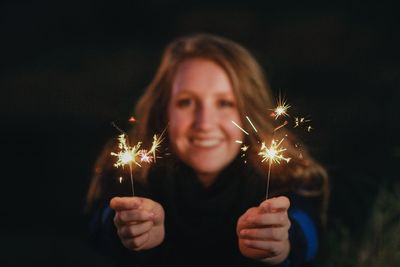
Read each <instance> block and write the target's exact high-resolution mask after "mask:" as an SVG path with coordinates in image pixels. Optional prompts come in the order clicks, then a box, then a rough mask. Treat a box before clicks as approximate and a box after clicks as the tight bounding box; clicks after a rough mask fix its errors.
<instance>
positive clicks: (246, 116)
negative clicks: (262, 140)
mask: <svg viewBox="0 0 400 267" xmlns="http://www.w3.org/2000/svg"><path fill="white" fill-rule="evenodd" d="M246 119H247V120H248V121H249V123H250V125H251V127H253V129H254V131H255V132H256V133H257V129H256V127H255V126H254V125H253V123H252V122H251V120H250V118H249V117H247V116H246Z"/></svg>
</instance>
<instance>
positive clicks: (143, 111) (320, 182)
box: [88, 34, 329, 207]
mask: <svg viewBox="0 0 400 267" xmlns="http://www.w3.org/2000/svg"><path fill="white" fill-rule="evenodd" d="M191 58H202V59H207V60H211V61H213V62H215V63H216V64H218V65H219V66H220V67H222V68H223V69H224V70H225V72H226V73H227V75H228V77H229V78H230V82H231V84H232V88H233V92H234V95H235V97H236V100H237V107H238V110H239V114H242V115H243V117H244V116H248V117H249V118H251V120H252V122H253V124H254V125H256V127H257V129H258V132H259V133H261V134H259V135H258V136H257V135H249V136H246V140H245V141H246V143H247V144H249V145H250V151H249V163H250V164H251V165H252V166H253V167H254V168H255V169H256V170H257V171H258V172H259V173H260V174H263V176H264V177H265V173H266V166H267V164H260V157H259V156H258V151H259V147H260V140H265V141H266V143H268V142H270V141H271V138H272V134H271V133H272V132H273V129H274V128H275V127H276V125H274V121H273V120H272V119H268V116H267V112H268V111H269V110H271V109H273V107H274V100H273V97H272V92H271V89H270V87H269V85H268V83H267V81H266V79H265V74H264V72H263V70H262V68H261V66H260V65H259V64H258V63H257V61H256V60H255V59H254V57H253V56H252V55H251V54H250V53H249V52H248V51H247V50H246V49H245V48H243V47H242V46H240V45H239V44H237V43H235V42H233V41H231V40H228V39H226V38H223V37H218V36H214V35H210V34H194V35H189V36H184V37H181V38H178V39H176V40H174V41H172V42H171V43H170V44H169V45H168V46H167V47H166V49H165V51H164V53H163V56H162V60H161V63H160V65H159V68H158V70H157V73H156V75H155V77H154V79H153V80H152V82H151V83H150V85H149V86H148V87H147V89H146V91H145V93H144V94H143V96H142V97H141V98H140V99H139V102H138V103H137V105H136V108H135V115H136V118H137V120H138V121H139V122H140V123H138V124H137V125H135V128H134V129H133V130H132V132H131V133H130V136H131V138H132V140H141V141H143V143H144V145H149V144H150V143H151V141H152V135H153V134H154V133H161V132H162V131H163V129H165V127H166V126H167V124H168V117H167V112H166V110H167V107H168V103H169V100H170V95H171V88H172V82H173V79H174V76H175V73H176V71H177V69H178V66H179V64H180V63H181V62H183V61H184V60H187V59H191ZM243 122H244V120H243ZM279 134H280V135H283V136H285V142H286V143H285V147H286V148H287V151H286V152H287V153H286V154H287V156H288V157H290V158H292V160H291V162H290V163H289V164H281V165H277V167H274V169H273V175H274V183H275V187H274V188H277V189H278V188H279V189H278V190H277V191H278V192H285V191H297V192H298V193H299V194H302V195H306V196H316V195H321V196H323V197H324V198H325V200H327V197H328V194H329V185H328V176H327V173H326V171H325V169H324V168H323V167H322V166H321V165H320V164H318V163H317V162H316V161H315V160H314V159H312V158H311V156H310V155H309V154H308V153H307V151H305V150H304V146H303V150H302V158H299V157H298V151H297V149H296V148H295V144H298V143H299V142H298V140H297V139H296V137H295V136H294V135H293V134H292V133H290V132H289V131H287V130H286V129H285V128H282V129H281V130H279ZM166 138H167V139H168V137H167V136H166ZM164 143H165V144H167V145H168V144H169V141H168V140H166V142H164ZM106 150H107V149H105V151H106ZM108 152H109V150H108ZM105 153H107V152H105ZM103 154H104V153H103ZM283 165H285V166H284V167H283ZM107 167H112V166H110V163H107V162H105V156H104V155H103V156H100V157H99V160H98V162H97V164H96V170H97V173H98V174H101V173H102V172H103V170H104V169H105V168H107ZM147 173H148V168H146V167H143V168H140V169H139V170H138V173H137V174H136V177H141V178H142V179H145V178H146V176H147ZM95 177H96V175H95ZM95 177H94V179H95ZM98 179H100V178H98ZM93 183H95V182H93V181H92V186H91V188H90V190H89V194H88V197H89V198H90V195H91V197H92V198H93V197H94V196H95V195H98V194H100V192H99V191H98V190H96V189H95V187H96V186H95V185H93ZM92 187H93V188H92ZM96 192H97V193H96ZM324 203H325V207H326V203H327V201H324Z"/></svg>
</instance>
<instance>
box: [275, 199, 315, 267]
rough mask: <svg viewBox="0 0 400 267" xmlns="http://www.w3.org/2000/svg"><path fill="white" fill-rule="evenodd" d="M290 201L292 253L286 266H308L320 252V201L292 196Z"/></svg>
mask: <svg viewBox="0 0 400 267" xmlns="http://www.w3.org/2000/svg"><path fill="white" fill-rule="evenodd" d="M290 201H291V208H290V209H289V211H288V215H289V219H290V222H291V227H290V229H289V241H290V253H289V257H288V258H287V259H286V261H285V264H286V266H291V267H292V266H307V264H310V263H312V262H313V260H314V259H315V257H316V255H317V252H318V246H319V240H320V229H321V223H320V220H319V209H318V208H319V205H317V203H318V200H315V199H309V198H303V197H299V196H291V197H290ZM282 266H285V265H282ZM286 266H285V267H286Z"/></svg>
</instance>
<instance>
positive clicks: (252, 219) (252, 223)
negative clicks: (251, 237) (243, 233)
mask: <svg viewBox="0 0 400 267" xmlns="http://www.w3.org/2000/svg"><path fill="white" fill-rule="evenodd" d="M288 223H289V218H288V215H287V213H286V212H276V213H261V214H256V215H252V216H249V217H248V218H247V219H246V223H245V226H246V227H247V228H259V227H265V226H269V227H271V226H286V225H287V224H288Z"/></svg>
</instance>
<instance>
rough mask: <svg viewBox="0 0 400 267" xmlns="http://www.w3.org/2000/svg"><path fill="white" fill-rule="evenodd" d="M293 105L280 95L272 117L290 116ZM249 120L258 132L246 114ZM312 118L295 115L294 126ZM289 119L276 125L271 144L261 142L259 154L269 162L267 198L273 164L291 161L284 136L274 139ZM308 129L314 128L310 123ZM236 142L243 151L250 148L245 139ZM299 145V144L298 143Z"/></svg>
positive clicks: (244, 131)
mask: <svg viewBox="0 0 400 267" xmlns="http://www.w3.org/2000/svg"><path fill="white" fill-rule="evenodd" d="M290 107H291V106H290V105H288V104H287V102H286V100H285V99H284V98H283V97H281V96H280V95H279V97H278V100H277V106H276V107H275V108H274V109H272V113H271V114H270V115H271V117H273V118H274V119H275V120H277V119H278V118H279V117H290V115H289V114H288V109H289V108H290ZM246 119H247V121H248V122H249V124H250V126H251V127H252V128H253V130H254V131H255V133H258V131H257V128H256V127H255V125H254V123H253V122H252V121H251V120H250V118H249V117H248V116H246ZM310 121H311V120H309V119H306V118H304V117H295V118H294V127H293V128H296V127H299V126H303V125H304V124H306V123H308V122H310ZM232 123H233V124H234V125H235V126H236V127H237V128H239V129H240V130H241V131H242V132H243V133H245V134H246V135H249V133H248V132H247V131H246V130H245V129H243V128H242V127H241V126H239V125H238V124H237V123H236V122H234V121H232ZM288 124H289V123H288V121H287V120H285V121H284V122H283V123H282V124H281V125H279V126H278V127H276V128H275V129H274V130H273V132H272V138H271V144H270V146H267V145H266V142H261V148H260V150H259V153H258V155H259V156H261V162H268V177H267V188H266V199H268V192H269V182H270V178H271V169H272V165H273V164H280V163H281V161H285V162H286V163H289V162H290V160H291V158H288V157H285V155H284V153H285V151H286V148H285V147H284V146H283V142H284V138H282V139H281V140H276V139H274V136H275V132H277V131H278V130H280V129H281V128H283V127H285V126H286V125H288ZM306 129H307V131H308V132H310V131H311V130H312V129H313V128H312V127H311V126H309V125H306ZM235 142H236V143H239V144H241V145H242V146H241V150H242V151H243V152H246V151H247V150H248V146H246V145H245V144H244V143H243V141H241V140H236V141H235ZM296 147H297V144H296ZM243 156H244V154H243V155H242V157H243ZM299 158H302V154H301V153H300V156H299Z"/></svg>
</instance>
